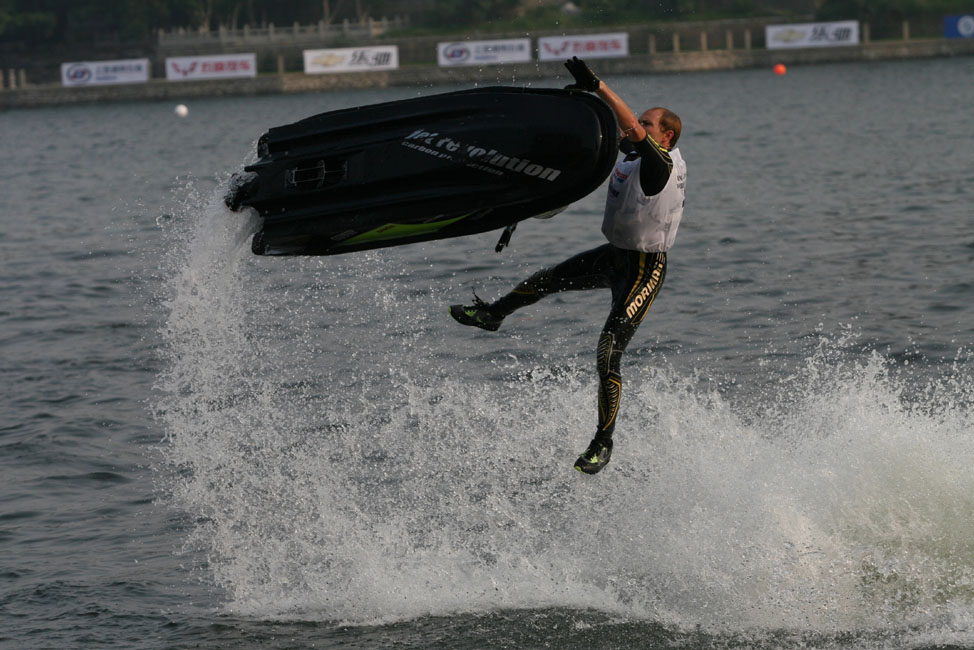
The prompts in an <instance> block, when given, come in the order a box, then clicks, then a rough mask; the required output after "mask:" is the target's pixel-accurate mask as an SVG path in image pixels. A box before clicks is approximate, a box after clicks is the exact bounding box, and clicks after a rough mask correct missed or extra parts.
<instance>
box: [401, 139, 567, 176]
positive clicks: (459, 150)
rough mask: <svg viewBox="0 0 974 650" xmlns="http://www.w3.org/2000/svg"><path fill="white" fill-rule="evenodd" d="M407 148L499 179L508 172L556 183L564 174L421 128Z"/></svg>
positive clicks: (408, 140)
mask: <svg viewBox="0 0 974 650" xmlns="http://www.w3.org/2000/svg"><path fill="white" fill-rule="evenodd" d="M402 144H403V146H404V147H408V148H410V149H414V150H416V151H421V152H423V153H425V154H429V155H431V156H436V157H437V158H443V159H449V160H455V161H459V162H462V163H464V164H466V166H467V167H471V168H473V169H479V170H481V171H486V172H488V173H491V174H494V175H495V176H503V175H504V171H505V170H506V171H512V172H514V173H516V174H524V175H525V176H532V177H535V178H540V179H542V180H546V181H553V180H555V179H556V178H558V177H559V176H560V175H561V170H560V169H555V168H553V167H545V166H544V165H539V164H537V163H535V162H532V161H530V160H528V159H527V158H517V157H515V156H509V155H507V154H504V153H502V152H500V151H497V150H496V149H489V150H488V149H485V148H484V147H478V146H476V145H465V144H463V143H462V142H459V141H457V140H454V139H453V138H451V137H448V136H441V135H440V134H439V133H435V132H430V131H426V130H424V129H417V130H416V131H413V132H412V133H410V134H409V135H408V136H406V138H405V139H404V140H403V142H402Z"/></svg>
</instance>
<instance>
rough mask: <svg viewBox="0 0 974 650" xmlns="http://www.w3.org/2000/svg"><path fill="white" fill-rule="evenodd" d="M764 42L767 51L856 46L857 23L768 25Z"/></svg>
mask: <svg viewBox="0 0 974 650" xmlns="http://www.w3.org/2000/svg"><path fill="white" fill-rule="evenodd" d="M764 40H765V44H766V45H767V48H768V49H769V50H782V49H786V48H799V47H836V46H839V45H858V44H859V23H858V22H857V21H855V20H843V21H842V22H838V23H800V24H797V25H768V26H766V27H765V28H764Z"/></svg>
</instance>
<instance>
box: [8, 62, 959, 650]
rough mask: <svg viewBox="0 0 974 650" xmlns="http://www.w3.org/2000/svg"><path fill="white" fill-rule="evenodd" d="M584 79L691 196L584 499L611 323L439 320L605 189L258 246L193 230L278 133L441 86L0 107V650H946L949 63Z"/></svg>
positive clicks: (588, 235)
mask: <svg viewBox="0 0 974 650" xmlns="http://www.w3.org/2000/svg"><path fill="white" fill-rule="evenodd" d="M609 81H610V82H611V83H612V85H613V87H615V88H617V89H618V90H619V91H620V93H621V94H622V95H623V96H624V97H626V98H627V99H628V100H630V102H631V104H632V105H633V106H634V107H640V108H641V107H644V106H651V105H657V104H662V105H665V106H668V107H670V108H672V109H673V110H675V111H677V112H678V113H680V114H681V116H682V117H683V120H684V124H685V130H684V134H683V136H682V139H681V143H680V145H681V151H682V152H683V155H684V157H685V158H686V160H687V162H688V167H689V174H688V175H689V180H688V195H687V210H686V214H685V217H684V225H683V226H682V228H681V232H680V236H679V238H678V241H677V245H676V247H675V248H674V249H673V251H672V253H671V255H670V265H669V269H668V274H667V280H666V286H665V287H664V288H663V290H662V293H661V295H660V297H659V299H658V300H657V301H656V304H655V305H654V307H653V309H652V311H651V313H650V315H649V317H648V318H647V320H646V321H645V322H644V324H643V326H642V328H641V329H640V331H639V332H638V334H637V336H636V338H635V339H634V341H633V343H632V344H631V345H630V348H629V351H628V352H627V355H626V357H625V359H624V363H623V373H624V380H625V382H626V383H625V388H624V401H623V406H622V409H623V410H622V413H621V415H620V422H619V427H618V429H617V436H616V438H617V443H616V450H615V453H614V458H613V461H612V464H611V465H610V466H609V468H608V469H606V470H605V471H604V472H603V473H601V474H599V475H598V476H597V477H583V476H581V475H579V474H578V473H576V472H574V471H572V469H571V464H572V462H573V460H574V458H575V456H576V455H577V453H578V452H579V451H580V450H581V449H582V448H583V447H584V446H585V444H586V443H587V441H588V439H589V437H590V435H591V432H592V429H593V425H594V419H595V413H594V408H595V404H594V402H595V382H594V377H593V374H594V373H593V368H592V366H593V362H594V345H595V341H596V338H597V335H598V330H599V328H600V326H601V323H602V321H603V320H604V313H605V310H606V309H607V303H608V294H607V293H599V292H590V293H579V294H562V295H558V296H552V297H549V298H548V299H546V300H545V301H543V302H542V303H539V304H538V305H536V306H534V307H533V308H530V309H526V310H522V311H521V312H518V313H517V314H515V315H513V316H511V317H510V318H508V320H507V321H506V322H505V324H504V327H503V328H502V330H501V331H500V332H497V333H486V332H482V331H479V330H476V331H471V330H470V329H468V328H462V327H459V326H457V325H456V324H455V323H453V321H452V320H450V319H449V318H448V317H447V315H446V305H448V304H450V303H454V302H460V301H465V300H467V299H468V297H469V295H470V290H471V289H476V290H477V291H478V292H479V293H480V295H483V296H484V297H488V298H493V297H495V296H497V295H499V294H500V293H502V292H504V291H506V290H508V289H509V288H510V286H512V285H513V284H514V283H516V282H517V281H518V280H520V279H521V278H522V277H523V276H525V275H527V274H528V273H530V272H532V271H533V270H535V269H536V268H538V267H539V266H541V265H543V264H546V263H551V262H555V261H560V260H561V259H563V258H564V257H567V256H568V255H570V254H573V253H575V252H577V251H580V250H583V249H585V248H588V247H591V246H593V245H595V244H597V243H599V242H600V241H601V235H600V234H599V223H600V219H601V207H602V201H603V195H602V191H599V192H596V193H595V194H593V195H592V196H591V197H589V198H587V199H584V200H582V201H580V202H578V203H576V204H575V205H573V206H572V207H571V208H570V209H569V210H567V211H566V212H565V213H564V214H562V215H560V216H559V217H557V218H556V219H553V220H547V221H535V220H531V221H529V222H526V223H524V224H522V225H521V227H519V229H518V231H517V233H516V234H515V237H514V241H513V244H512V246H511V248H509V249H508V250H507V251H505V252H504V253H502V254H500V255H498V254H495V253H494V252H493V244H494V241H495V239H496V236H497V233H487V234H484V235H479V236H473V237H468V238H463V239H454V240H448V241H441V242H433V243H429V244H422V245H415V246H410V247H403V248H397V249H387V250H382V251H377V252H369V253H361V254H353V255H346V256H339V257H327V258H291V259H265V258H257V257H254V256H252V255H251V254H250V252H249V242H248V236H249V233H250V232H251V231H252V228H253V223H251V222H249V221H248V219H247V218H246V217H242V216H241V215H236V214H233V213H230V212H228V211H227V210H226V209H225V208H223V206H222V204H221V202H220V199H219V197H220V186H221V185H222V184H223V183H225V181H226V179H227V177H228V176H229V174H230V173H231V172H232V171H234V170H236V169H238V168H239V167H240V166H241V165H242V164H244V163H245V162H246V161H247V160H248V159H249V157H250V156H251V155H252V150H253V144H254V141H255V140H256V138H257V136H258V135H259V134H260V133H261V132H262V131H263V130H264V129H265V128H266V127H268V126H270V125H276V124H281V123H285V122H289V121H293V120H295V119H298V118H301V117H306V116H308V115H310V114H313V113H316V112H320V111H324V110H332V109H337V108H343V107H347V106H354V105H360V104H365V103H372V102H377V101H386V100H391V99H397V98H403V97H410V96H415V95H417V94H431V93H434V92H442V91H446V90H449V89H447V88H413V89H388V90H375V91H348V92H341V93H334V94H326V95H306V96H288V97H285V96H282V97H261V98H233V99H211V100H197V101H194V102H193V103H192V104H190V114H189V116H188V117H187V118H185V119H180V118H177V117H176V116H175V115H174V114H173V112H172V106H170V105H168V104H119V105H111V106H88V107H72V108H57V109H38V110H33V111H18V112H8V113H3V114H0V129H2V132H3V133H4V134H5V153H6V154H7V155H5V156H4V157H3V159H2V161H0V178H2V182H3V195H4V201H3V207H2V219H3V227H2V229H0V268H2V272H3V281H2V282H0V355H2V364H0V380H2V386H3V389H4V395H3V399H2V401H0V413H2V414H3V416H4V417H3V419H2V420H0V445H2V453H0V477H2V478H0V487H2V489H0V642H2V645H4V646H5V647H6V645H10V647H17V648H64V647H73V648H87V647H91V648H106V647H124V648H191V647H213V648H217V647H221V648H222V647H240V648H249V647H253V648H295V647H320V648H332V647H349V648H375V647H408V648H483V647H509V648H542V647H549V648H567V647H592V648H651V647H663V646H670V645H677V646H682V647H690V648H717V647H728V646H732V647H745V648H781V647H796V648H797V647H838V648H916V647H933V646H939V645H945V644H946V645H955V646H961V647H974V542H972V540H974V497H972V496H971V495H974V469H972V468H974V437H972V433H974V418H972V405H974V373H972V368H974V365H972V360H971V353H970V346H971V342H972V338H974V280H972V278H974V210H972V207H971V206H972V201H974V150H972V148H971V146H970V144H971V142H972V141H974V122H972V121H971V120H970V117H969V115H970V107H971V105H974V66H972V65H971V61H970V59H968V58H958V59H945V60H934V61H922V62H904V63H876V64H856V65H834V66H820V67H809V68H796V69H793V70H791V71H790V72H789V73H788V75H786V76H784V77H775V76H773V75H771V74H770V72H768V71H763V70H760V71H735V72H720V73H707V74H692V75H673V76H655V77H649V76H647V77H625V78H616V79H609ZM563 84H564V80H563V79H562V80H555V79H552V80H551V82H550V83H548V84H538V85H563Z"/></svg>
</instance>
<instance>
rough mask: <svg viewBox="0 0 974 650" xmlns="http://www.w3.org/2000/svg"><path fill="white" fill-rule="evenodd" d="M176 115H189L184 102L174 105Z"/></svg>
mask: <svg viewBox="0 0 974 650" xmlns="http://www.w3.org/2000/svg"><path fill="white" fill-rule="evenodd" d="M176 115H178V116H179V117H186V116H187V115H189V109H188V108H186V104H179V105H177V106H176Z"/></svg>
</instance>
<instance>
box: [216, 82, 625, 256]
mask: <svg viewBox="0 0 974 650" xmlns="http://www.w3.org/2000/svg"><path fill="white" fill-rule="evenodd" d="M617 153H618V126H617V121H616V118H615V116H614V115H613V113H612V111H611V109H610V108H609V107H608V105H607V104H605V102H603V101H602V100H601V99H599V98H598V97H595V96H593V95H591V94H588V93H585V92H581V91H577V90H560V89H533V88H513V87H511V88H509V87H489V88H476V89H472V90H462V91H457V92H450V93H443V94H437V95H432V96H428V97H420V98H414V99H405V100H400V101H393V102H387V103H382V104H374V105H369V106H360V107H356V108H348V109H343V110H338V111H331V112H327V113H321V114H319V115H314V116H312V117H308V118H306V119H303V120H300V121H298V122H295V123H293V124H288V125H284V126H278V127H274V128H271V129H269V130H268V131H267V132H266V133H264V134H263V135H262V136H261V137H260V138H259V140H258V141H257V160H256V162H254V163H253V164H250V165H247V166H246V167H244V170H243V171H242V172H239V173H237V174H234V176H233V177H232V178H231V180H230V183H229V188H228V190H227V192H226V195H225V202H226V204H227V206H228V207H230V209H232V210H234V211H240V210H244V209H247V208H251V209H253V210H256V211H257V213H258V215H259V216H260V227H259V230H258V232H257V233H256V234H255V235H254V239H253V242H252V250H253V252H254V253H255V254H257V255H333V254H339V253H349V252H353V251H361V250H367V249H373V248H381V247H386V246H400V245H404V244H411V243H415V242H421V241H429V240H433V239H443V238H447V237H460V236H463V235H470V234H474V233H480V232H486V231H490V230H495V229H501V228H507V232H506V235H507V236H509V235H510V231H511V230H512V229H513V227H514V225H516V223H517V222H519V221H521V220H523V219H527V218H529V217H537V216H546V215H550V214H552V213H555V212H557V211H559V210H561V209H563V208H564V207H566V206H567V205H569V204H570V203H572V202H574V201H576V200H578V199H580V198H582V197H584V196H586V195H587V194H589V193H591V192H592V191H594V190H595V189H597V188H598V187H599V186H600V185H601V184H602V182H603V181H604V180H605V179H606V178H607V177H608V175H609V173H610V172H611V171H612V168H613V166H614V164H615V161H616V157H617Z"/></svg>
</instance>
